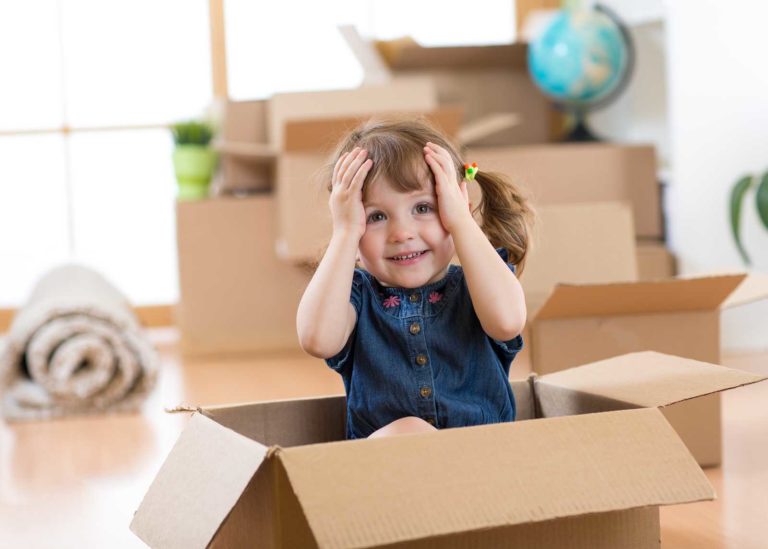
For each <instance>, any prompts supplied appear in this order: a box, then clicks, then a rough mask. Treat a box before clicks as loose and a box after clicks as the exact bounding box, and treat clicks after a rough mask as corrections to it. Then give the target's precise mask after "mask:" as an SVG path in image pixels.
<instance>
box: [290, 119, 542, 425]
mask: <svg viewBox="0 0 768 549" xmlns="http://www.w3.org/2000/svg"><path fill="white" fill-rule="evenodd" d="M332 165H333V170H332V174H331V176H330V182H329V189H330V193H331V196H330V200H329V205H330V210H331V217H332V220H333V236H332V237H331V241H330V244H329V245H328V248H327V249H326V251H325V255H324V256H323V258H322V260H321V261H320V264H319V265H318V268H317V271H316V272H315V274H314V276H313V277H312V280H311V281H310V283H309V285H308V287H307V289H306V291H305V292H304V295H303V297H302V299H301V303H300V304H299V309H298V314H297V329H298V335H299V340H300V342H301V346H302V348H303V349H304V350H305V351H306V352H308V353H309V354H311V355H313V356H316V357H319V358H324V359H325V360H326V362H327V364H328V365H329V366H330V367H331V368H333V369H334V370H336V371H337V372H338V373H339V374H341V376H342V378H343V380H344V387H345V389H346V392H347V438H364V437H369V436H384V435H393V434H401V433H413V432H422V431H431V430H434V429H435V428H440V429H442V428H447V427H462V426H469V425H479V424H486V423H498V422H502V421H513V420H514V419H515V401H514V397H513V395H512V390H511V388H510V385H509V379H508V378H509V367H510V363H511V362H512V359H513V358H514V357H515V355H516V354H517V352H518V351H519V350H520V349H521V348H522V345H523V341H522V338H521V337H520V332H521V331H522V329H523V326H524V325H525V318H526V308H525V300H524V298H523V291H522V288H521V287H520V283H519V282H518V280H517V277H516V276H515V267H514V266H515V265H518V266H520V268H521V269H522V265H523V261H524V259H525V255H526V250H527V247H528V238H529V228H530V222H531V218H532V211H531V209H530V207H529V206H528V204H527V203H526V201H525V200H524V199H523V198H522V196H521V194H520V192H519V191H518V190H517V189H516V188H515V187H514V186H513V185H512V184H511V183H510V182H508V181H506V180H505V179H503V178H502V177H500V176H498V175H495V174H490V173H485V172H483V171H482V167H480V168H479V171H477V172H476V174H475V176H474V182H472V183H470V184H474V183H475V182H476V183H477V184H478V185H479V186H480V189H481V191H482V195H483V198H482V201H481V204H480V206H479V208H478V211H479V213H480V217H481V218H482V225H478V223H477V222H476V221H475V219H474V217H473V215H472V210H471V205H470V203H469V198H468V193H467V184H468V182H467V180H466V179H464V177H465V170H464V162H463V161H462V160H461V159H460V158H459V155H458V154H457V152H456V149H455V148H454V147H453V146H452V145H451V144H450V143H449V142H448V140H447V139H446V138H445V137H443V136H442V135H441V134H440V133H439V132H437V131H436V130H435V129H434V128H433V127H431V126H429V125H428V124H427V123H426V122H423V121H414V120H409V121H387V122H369V123H368V124H366V125H364V126H362V127H360V128H358V129H357V130H355V131H353V132H352V133H351V134H350V135H349V136H348V137H347V138H346V139H344V140H343V142H342V143H341V144H340V146H339V148H338V151H337V153H336V154H335V156H334V161H333V163H332ZM329 172H330V168H329ZM470 177H471V175H470ZM495 248H498V249H495ZM454 254H456V255H457V256H458V258H459V261H460V263H461V267H459V266H457V265H451V260H452V258H453V257H454ZM358 262H359V265H360V266H361V267H362V268H356V263H358Z"/></svg>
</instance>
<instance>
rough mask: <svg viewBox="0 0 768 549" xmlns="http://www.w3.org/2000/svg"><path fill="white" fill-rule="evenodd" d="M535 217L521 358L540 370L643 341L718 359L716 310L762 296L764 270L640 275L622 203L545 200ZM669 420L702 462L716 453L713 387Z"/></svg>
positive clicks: (712, 460)
mask: <svg viewBox="0 0 768 549" xmlns="http://www.w3.org/2000/svg"><path fill="white" fill-rule="evenodd" d="M539 221H540V223H539V228H538V233H537V235H536V237H535V239H534V240H535V242H534V244H535V245H534V247H533V249H532V251H531V256H530V259H529V260H528V263H527V264H526V268H525V270H524V272H523V274H522V276H521V279H520V281H521V284H522V286H523V289H524V290H525V296H526V302H527V305H528V323H527V326H526V332H525V334H524V339H525V343H526V347H525V348H526V349H527V350H526V351H524V353H525V354H523V355H522V356H521V357H519V358H520V359H521V362H522V363H523V364H525V365H527V366H528V367H529V368H530V369H531V370H533V371H535V372H538V373H541V374H547V373H551V372H556V371H559V370H563V369H566V368H570V367H573V366H576V365H579V364H585V363H588V362H593V361H596V360H602V359H605V358H608V357H611V356H615V355H619V354H623V353H630V352H635V351H642V350H646V349H652V350H654V351H659V352H664V353H671V354H674V355H678V356H685V357H688V358H691V359H695V360H700V361H704V362H709V363H719V362H720V360H721V357H720V311H721V310H722V309H724V308H728V307H736V306H738V305H741V304H744V303H748V302H750V301H755V300H758V299H762V298H765V297H768V280H767V279H766V278H768V277H759V276H756V275H749V276H748V275H745V274H738V275H720V276H698V277H688V278H682V277H681V278H660V279H655V280H643V281H640V280H638V255H637V248H636V243H635V239H634V236H633V233H634V231H633V229H632V210H631V208H630V207H629V205H628V204H627V203H611V202H605V203H572V204H553V205H547V206H542V207H540V208H539ZM517 364H520V362H518V358H516V359H515V362H514V363H513V364H512V371H513V372H514V371H515V367H516V365H517ZM668 419H669V420H670V423H672V425H673V427H675V429H676V430H677V432H678V434H679V435H680V437H681V438H682V439H683V441H684V442H685V443H686V444H687V445H688V448H689V449H690V450H691V452H692V453H693V455H694V457H695V458H696V459H697V461H698V462H699V464H700V465H702V466H712V465H717V464H719V463H720V462H721V459H722V450H721V446H722V442H721V429H720V399H719V397H718V396H717V395H712V396H709V397H706V398H701V399H696V401H695V402H691V403H686V404H683V405H680V406H679V407H678V409H677V410H676V412H675V414H674V415H670V416H669V418H668Z"/></svg>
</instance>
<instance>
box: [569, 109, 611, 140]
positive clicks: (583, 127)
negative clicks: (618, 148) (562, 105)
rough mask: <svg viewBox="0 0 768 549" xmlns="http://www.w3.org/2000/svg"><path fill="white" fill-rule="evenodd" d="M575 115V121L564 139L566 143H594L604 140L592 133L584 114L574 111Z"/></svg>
mask: <svg viewBox="0 0 768 549" xmlns="http://www.w3.org/2000/svg"><path fill="white" fill-rule="evenodd" d="M572 115H573V117H574V123H573V125H571V129H570V131H569V132H568V133H567V134H566V135H565V137H563V139H562V140H563V141H564V142H566V143H590V142H592V143H594V142H597V141H602V139H600V138H599V137H597V136H596V135H595V134H593V133H592V130H590V129H589V126H588V125H587V121H586V120H585V117H584V115H583V114H577V113H572Z"/></svg>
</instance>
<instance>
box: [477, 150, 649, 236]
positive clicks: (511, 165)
mask: <svg viewBox="0 0 768 549" xmlns="http://www.w3.org/2000/svg"><path fill="white" fill-rule="evenodd" d="M466 158H467V159H468V161H470V162H477V164H478V166H479V167H480V169H481V170H487V171H496V172H501V173H504V174H507V175H508V176H510V177H511V178H512V180H513V181H515V182H517V183H518V184H519V185H521V186H523V187H524V188H526V189H528V190H529V191H530V192H531V193H532V195H533V198H534V203H535V204H536V205H544V204H547V205H548V204H562V203H569V202H607V201H620V202H621V201H627V202H629V203H631V204H632V213H633V218H634V223H635V231H636V235H637V236H638V237H649V238H656V239H659V238H662V237H663V235H664V231H663V223H662V213H661V198H660V190H659V184H658V181H657V178H656V157H655V151H654V148H653V147H652V146H645V145H613V144H604V143H589V144H558V145H531V146H525V147H482V148H481V147H472V148H470V149H468V150H467V151H466Z"/></svg>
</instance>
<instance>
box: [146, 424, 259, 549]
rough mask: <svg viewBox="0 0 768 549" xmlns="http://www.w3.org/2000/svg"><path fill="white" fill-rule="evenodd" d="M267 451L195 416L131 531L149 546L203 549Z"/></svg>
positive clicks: (180, 438)
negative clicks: (197, 548)
mask: <svg viewBox="0 0 768 549" xmlns="http://www.w3.org/2000/svg"><path fill="white" fill-rule="evenodd" d="M266 455H267V447H265V446H263V445H261V444H259V443H257V442H254V441H252V440H250V439H248V438H246V437H244V436H242V435H239V434H237V433H235V432H234V431H232V430H230V429H227V428H225V427H222V426H221V425H219V424H218V423H216V422H215V421H213V420H212V419H210V418H208V417H206V416H204V415H202V414H194V415H193V416H192V417H191V418H190V420H189V423H188V424H187V427H186V428H185V429H184V431H183V432H182V433H181V435H180V436H179V439H178V440H177V441H176V444H175V445H174V447H173V449H172V450H171V452H170V454H169V455H168V457H167V458H166V460H165V462H164V463H163V465H162V467H161V468H160V471H159V472H158V474H157V476H156V477H155V479H154V481H153V482H152V485H151V486H150V487H149V490H148V492H147V494H146V495H145V496H144V500H143V501H142V502H141V505H140V506H139V509H138V510H137V511H136V514H135V515H134V517H133V521H132V522H131V531H133V532H134V533H135V534H136V535H137V536H139V537H140V538H141V539H142V540H143V541H144V542H145V543H146V544H147V545H149V546H150V547H179V548H187V547H205V546H207V545H208V543H209V542H210V541H211V540H212V539H213V537H214V535H215V534H216V531H217V530H218V528H219V526H220V525H221V524H222V523H223V522H224V519H225V518H226V517H227V515H229V513H230V511H231V510H232V508H233V507H234V505H235V503H236V502H237V500H238V498H239V497H240V495H241V494H242V493H243V490H245V488H246V486H247V485H248V482H249V481H250V480H251V478H252V477H253V475H254V473H255V472H256V470H258V468H259V466H260V465H261V463H262V461H263V460H264V458H265V457H266Z"/></svg>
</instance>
